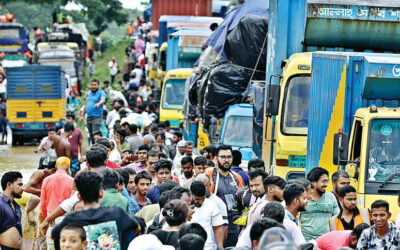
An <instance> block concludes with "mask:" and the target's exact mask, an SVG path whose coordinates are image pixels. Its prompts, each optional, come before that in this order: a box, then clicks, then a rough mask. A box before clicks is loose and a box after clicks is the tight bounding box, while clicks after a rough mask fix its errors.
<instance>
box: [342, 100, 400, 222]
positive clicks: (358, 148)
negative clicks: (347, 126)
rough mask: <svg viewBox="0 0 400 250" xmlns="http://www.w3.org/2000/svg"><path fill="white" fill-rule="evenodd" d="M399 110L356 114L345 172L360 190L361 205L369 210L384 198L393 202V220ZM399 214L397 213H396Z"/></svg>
mask: <svg viewBox="0 0 400 250" xmlns="http://www.w3.org/2000/svg"><path fill="white" fill-rule="evenodd" d="M399 138H400V108H386V107H382V108H377V107H376V106H375V107H374V108H372V109H371V107H368V108H360V109H358V110H357V111H356V113H355V115H354V122H353V126H352V131H351V134H350V137H349V144H348V146H347V145H345V147H346V148H347V147H348V148H347V150H348V157H346V158H344V159H343V160H348V161H349V162H351V163H348V164H347V165H346V167H345V170H346V171H347V172H348V173H349V174H350V177H351V184H352V185H353V186H354V187H356V188H357V189H358V193H359V196H360V197H361V198H360V197H359V204H358V205H359V206H360V207H366V208H370V207H371V204H372V202H374V201H375V200H377V199H382V195H383V196H384V200H386V201H388V202H389V203H390V208H391V212H392V219H393V220H394V219H395V216H396V215H397V212H400V210H399V209H398V202H397V196H398V186H399V184H400V171H399V170H400V153H399V150H398V149H399V147H400V145H399ZM394 211H396V212H394Z"/></svg>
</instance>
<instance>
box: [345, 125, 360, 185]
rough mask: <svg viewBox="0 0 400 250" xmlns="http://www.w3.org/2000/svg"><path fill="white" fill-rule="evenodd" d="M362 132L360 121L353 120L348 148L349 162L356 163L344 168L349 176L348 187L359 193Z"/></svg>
mask: <svg viewBox="0 0 400 250" xmlns="http://www.w3.org/2000/svg"><path fill="white" fill-rule="evenodd" d="M362 131H363V126H362V123H361V120H360V119H357V118H355V120H354V123H353V131H352V133H351V137H350V145H349V146H350V147H349V160H350V161H353V162H358V163H349V164H348V165H347V166H346V171H347V172H348V173H349V174H350V177H351V179H350V185H352V186H353V187H355V188H356V189H357V191H358V192H360V186H359V185H360V184H361V185H363V183H362V181H359V176H360V171H363V170H361V169H360V159H361V145H362Z"/></svg>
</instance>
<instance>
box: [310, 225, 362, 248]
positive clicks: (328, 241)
mask: <svg viewBox="0 0 400 250" xmlns="http://www.w3.org/2000/svg"><path fill="white" fill-rule="evenodd" d="M368 227H369V225H368V224H366V223H361V224H359V225H358V226H356V228H355V229H354V230H353V231H351V230H345V231H332V232H329V233H326V234H324V235H322V236H321V237H319V238H318V239H317V244H318V248H319V249H321V250H336V249H338V248H341V247H351V248H356V246H357V242H358V239H360V236H361V233H362V231H363V230H364V229H366V228H368Z"/></svg>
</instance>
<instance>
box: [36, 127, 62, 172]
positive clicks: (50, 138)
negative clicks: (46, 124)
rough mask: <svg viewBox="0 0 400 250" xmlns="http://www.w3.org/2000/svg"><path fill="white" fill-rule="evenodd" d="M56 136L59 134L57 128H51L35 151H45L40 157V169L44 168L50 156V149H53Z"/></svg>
mask: <svg viewBox="0 0 400 250" xmlns="http://www.w3.org/2000/svg"><path fill="white" fill-rule="evenodd" d="M56 136H57V134H56V129H55V128H49V129H48V130H47V136H45V137H43V139H42V140H41V141H40V145H39V147H38V148H37V150H36V151H35V153H37V152H45V153H44V156H42V157H40V160H39V169H42V168H43V162H44V161H45V160H46V158H47V157H48V156H49V153H50V150H52V146H53V143H54V140H55V137H56Z"/></svg>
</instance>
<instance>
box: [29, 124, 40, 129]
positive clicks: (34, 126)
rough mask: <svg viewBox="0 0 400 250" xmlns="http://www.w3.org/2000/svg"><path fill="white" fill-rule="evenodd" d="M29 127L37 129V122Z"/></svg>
mask: <svg viewBox="0 0 400 250" xmlns="http://www.w3.org/2000/svg"><path fill="white" fill-rule="evenodd" d="M31 128H32V129H38V128H39V124H31Z"/></svg>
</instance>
